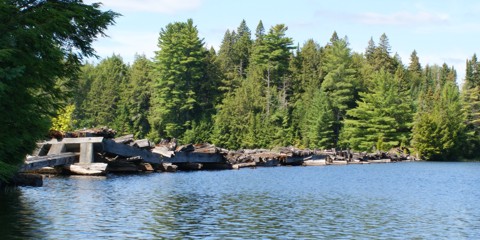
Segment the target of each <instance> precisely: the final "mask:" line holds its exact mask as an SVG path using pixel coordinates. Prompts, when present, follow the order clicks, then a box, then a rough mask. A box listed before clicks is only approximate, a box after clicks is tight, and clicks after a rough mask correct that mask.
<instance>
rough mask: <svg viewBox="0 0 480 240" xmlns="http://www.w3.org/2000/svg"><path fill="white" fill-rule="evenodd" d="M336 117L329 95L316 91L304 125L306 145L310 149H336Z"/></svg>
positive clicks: (307, 110) (303, 134)
mask: <svg viewBox="0 0 480 240" xmlns="http://www.w3.org/2000/svg"><path fill="white" fill-rule="evenodd" d="M334 122H335V119H334V115H333V110H332V106H331V103H330V101H329V100H328V98H327V95H326V94H325V93H324V92H322V91H316V92H315V94H314V97H313V99H312V102H311V105H309V107H308V108H307V109H306V113H305V121H304V123H303V124H302V126H301V128H302V130H303V131H302V132H303V133H302V136H304V137H303V141H304V145H305V146H308V147H309V148H319V149H329V148H332V147H334V145H333V144H334V142H335V133H334Z"/></svg>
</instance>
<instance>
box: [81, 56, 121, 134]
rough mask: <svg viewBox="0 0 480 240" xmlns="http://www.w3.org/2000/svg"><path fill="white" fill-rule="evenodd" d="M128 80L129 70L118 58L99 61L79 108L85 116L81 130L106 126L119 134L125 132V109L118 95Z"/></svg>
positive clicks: (112, 57) (113, 57)
mask: <svg viewBox="0 0 480 240" xmlns="http://www.w3.org/2000/svg"><path fill="white" fill-rule="evenodd" d="M84 81H88V80H84ZM128 81H129V79H128V67H127V66H126V65H125V63H124V62H123V59H122V58H121V57H120V56H118V55H113V56H111V57H108V58H106V59H104V60H102V61H101V62H100V63H99V64H98V65H97V66H96V67H95V70H94V74H93V77H92V79H91V82H90V89H89V91H88V93H87V96H86V98H85V99H84V101H83V103H82V106H81V108H80V109H79V112H83V114H84V119H82V124H83V126H81V127H98V126H109V127H111V128H114V129H116V130H117V131H118V132H119V133H123V132H126V131H125V129H124V128H125V125H124V124H125V119H126V115H128V109H127V108H126V107H125V106H124V102H122V101H121V96H122V95H123V91H124V90H125V89H126V86H127V84H128ZM120 119H121V120H120Z"/></svg>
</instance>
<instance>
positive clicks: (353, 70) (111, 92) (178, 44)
mask: <svg viewBox="0 0 480 240" xmlns="http://www.w3.org/2000/svg"><path fill="white" fill-rule="evenodd" d="M286 31H287V26H285V25H283V24H278V25H275V26H273V27H271V28H270V29H269V31H268V32H267V33H266V32H265V28H264V26H263V23H262V22H261V21H260V22H259V24H258V26H257V28H256V31H255V40H252V38H251V35H252V33H251V32H250V29H249V28H248V26H247V25H246V22H245V21H242V22H241V23H240V26H239V27H238V28H237V29H236V30H234V31H230V30H228V31H226V33H225V35H224V38H223V41H222V45H221V46H220V50H219V52H218V54H217V53H216V52H215V50H213V49H210V50H207V49H205V48H204V44H203V40H202V39H200V38H199V36H198V30H197V28H196V27H195V26H194V25H193V22H192V20H188V21H187V22H176V23H171V24H168V25H167V26H166V27H165V28H164V29H162V30H161V32H160V37H159V44H158V46H159V50H158V51H157V52H156V56H155V59H154V60H153V62H150V61H149V60H147V59H146V58H145V57H138V58H137V59H136V60H135V62H134V63H133V65H132V66H131V67H128V66H126V65H125V64H123V62H122V60H121V58H119V57H118V56H113V57H112V58H109V59H105V60H104V61H102V62H101V63H100V64H98V65H97V66H93V65H91V64H86V65H85V66H84V67H83V68H82V72H81V74H80V75H79V76H80V77H79V81H78V83H77V85H76V88H74V89H73V91H74V92H78V94H77V95H75V96H74V98H73V102H74V104H75V106H76V111H75V114H74V115H75V117H76V118H78V119H79V122H80V123H81V125H82V126H90V125H98V124H99V123H100V122H102V123H105V122H108V123H111V124H112V125H111V126H112V127H115V128H118V129H120V131H121V132H125V133H127V132H128V133H134V134H135V136H136V137H144V136H145V135H146V134H147V133H148V134H147V135H148V137H149V138H150V139H152V140H154V141H157V140H160V139H161V138H169V137H175V138H177V139H179V140H180V142H182V143H187V142H193V143H198V142H205V141H212V142H213V143H214V144H216V145H217V146H221V147H226V148H230V149H239V148H258V147H262V148H273V147H276V146H287V145H292V144H293V145H296V146H299V147H309V148H327V149H328V148H334V147H335V148H346V147H349V148H353V149H355V150H361V151H374V150H389V149H390V148H391V147H395V146H413V147H414V148H415V149H416V151H417V152H418V153H419V154H421V155H422V156H423V157H424V158H425V159H429V160H439V159H441V160H443V159H452V158H454V157H457V155H459V152H460V150H462V151H463V153H464V155H465V156H475V155H476V154H478V149H480V147H479V146H480V137H479V135H480V130H479V129H480V128H479V126H480V120H479V119H480V90H479V89H480V86H479V85H480V77H479V76H480V75H479V74H478V72H480V71H479V69H478V68H479V64H478V62H477V59H476V56H475V55H474V56H473V57H472V59H471V60H468V61H467V71H466V72H467V75H466V81H465V84H464V88H463V91H462V94H461V97H460V94H459V91H458V88H457V86H456V82H455V80H456V77H457V76H456V71H455V69H454V68H452V67H449V66H448V65H446V64H443V65H441V66H437V65H433V66H429V65H426V66H425V67H422V66H421V65H420V61H419V58H418V56H417V52H416V51H413V52H412V54H411V56H410V63H409V65H408V66H404V65H403V64H402V61H401V59H400V57H399V55H398V54H392V52H391V47H390V44H389V40H388V37H387V36H386V35H385V34H383V35H382V36H381V37H380V39H379V42H378V46H377V45H376V44H375V42H374V41H373V39H370V41H369V42H368V47H367V48H366V50H365V54H361V53H355V52H352V51H351V49H350V48H349V46H348V41H347V37H344V38H340V37H339V36H338V34H337V33H336V32H334V33H333V35H332V37H331V38H330V42H329V43H328V44H326V45H325V46H320V45H319V44H318V43H316V42H315V41H314V40H308V41H307V42H306V43H305V44H304V45H303V46H302V47H301V48H300V46H298V47H296V48H295V47H293V46H292V43H293V40H292V39H291V38H289V37H287V36H286ZM2 54H3V55H4V56H7V55H8V54H10V53H9V51H8V50H7V51H0V57H1V56H2ZM392 55H393V56H392ZM115 58H116V59H115ZM107 63H108V64H107ZM2 71H3V72H0V73H1V74H3V75H5V76H12V77H15V76H16V75H18V74H21V73H22V71H24V69H22V68H16V69H13V68H10V69H6V68H4V69H2ZM107 72H108V73H109V74H106V73H107ZM3 75H2V76H3ZM61 79H65V82H62V84H60V83H59V82H57V83H56V86H57V89H62V88H65V87H64V86H67V85H68V84H70V82H71V79H68V78H61ZM99 79H103V80H101V81H100V80H99ZM100 82H103V83H105V84H106V85H102V84H101V83H100ZM2 84H3V82H2ZM4 89H5V86H4V85H1V84H0V94H1V93H2V91H4ZM99 96H101V98H103V99H108V101H106V102H108V103H109V104H110V105H108V104H105V105H103V104H104V103H103V102H101V101H102V100H101V99H99V98H97V97H99ZM94 102H95V103H97V105H101V106H103V107H102V108H103V109H108V111H110V113H113V116H110V115H108V114H110V113H106V112H102V109H100V108H96V107H98V106H95V105H93V104H92V103H94ZM413 116H415V117H413ZM99 119H104V120H101V121H100V120H99ZM105 119H109V120H108V121H107V120H105ZM45 124H48V123H45ZM118 129H117V130H118ZM462 146H463V147H462Z"/></svg>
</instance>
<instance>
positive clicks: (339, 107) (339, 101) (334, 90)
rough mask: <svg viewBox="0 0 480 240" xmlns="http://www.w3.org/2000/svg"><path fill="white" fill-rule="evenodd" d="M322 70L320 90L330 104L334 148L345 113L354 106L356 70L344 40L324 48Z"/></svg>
mask: <svg viewBox="0 0 480 240" xmlns="http://www.w3.org/2000/svg"><path fill="white" fill-rule="evenodd" d="M322 70H323V72H324V73H325V74H326V75H325V79H324V81H323V83H322V86H321V90H322V91H324V92H325V93H326V95H327V97H328V99H329V101H330V102H331V106H332V110H333V114H334V118H335V119H334V120H335V122H334V126H333V127H334V129H333V131H334V133H335V136H336V137H335V139H334V142H333V144H334V145H335V146H336V144H337V142H338V136H339V134H340V129H341V128H342V121H343V119H344V118H345V113H346V111H347V110H348V109H350V108H353V107H354V106H355V100H356V99H355V85H356V81H357V80H356V79H355V77H356V70H355V69H354V68H353V67H352V56H351V53H350V48H348V43H347V42H346V40H345V39H340V40H337V41H335V42H332V43H331V46H328V47H326V48H325V51H324V61H323V65H322Z"/></svg>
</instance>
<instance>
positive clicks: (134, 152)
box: [103, 139, 164, 164]
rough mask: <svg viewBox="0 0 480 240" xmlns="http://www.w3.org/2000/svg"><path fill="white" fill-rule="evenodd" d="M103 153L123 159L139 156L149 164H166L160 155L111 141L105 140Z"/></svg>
mask: <svg viewBox="0 0 480 240" xmlns="http://www.w3.org/2000/svg"><path fill="white" fill-rule="evenodd" d="M103 151H104V152H108V153H112V154H116V155H120V156H123V157H135V156H139V157H141V158H142V159H143V161H145V162H148V163H157V164H158V163H162V162H164V160H163V157H162V156H161V155H160V154H157V153H153V152H150V151H147V150H143V149H140V148H136V147H132V146H128V145H125V144H121V143H116V142H115V141H113V140H110V139H103Z"/></svg>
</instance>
